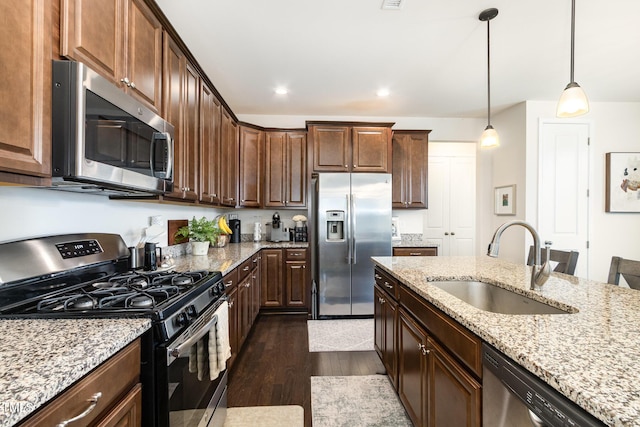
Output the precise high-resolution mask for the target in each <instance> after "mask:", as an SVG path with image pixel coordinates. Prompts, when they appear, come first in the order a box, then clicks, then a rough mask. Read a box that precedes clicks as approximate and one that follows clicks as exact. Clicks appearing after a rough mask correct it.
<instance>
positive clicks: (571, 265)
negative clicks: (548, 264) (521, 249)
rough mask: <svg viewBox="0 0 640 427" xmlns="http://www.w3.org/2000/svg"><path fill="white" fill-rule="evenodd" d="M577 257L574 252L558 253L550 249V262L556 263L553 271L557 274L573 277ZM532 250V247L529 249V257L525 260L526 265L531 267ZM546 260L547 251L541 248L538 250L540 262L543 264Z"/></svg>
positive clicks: (576, 253)
mask: <svg viewBox="0 0 640 427" xmlns="http://www.w3.org/2000/svg"><path fill="white" fill-rule="evenodd" d="M578 255H580V252H576V251H558V250H555V249H551V253H550V256H549V257H550V258H551V261H552V262H557V263H558V265H556V266H555V268H554V269H553V271H555V272H558V273H564V274H570V275H572V276H573V273H574V272H575V271H576V264H577V263H578ZM534 256H535V253H534V250H533V246H531V247H529V257H528V259H527V265H533V260H534ZM546 260H547V251H546V250H545V249H544V248H542V249H541V250H540V262H541V263H543V264H544V262H545V261H546Z"/></svg>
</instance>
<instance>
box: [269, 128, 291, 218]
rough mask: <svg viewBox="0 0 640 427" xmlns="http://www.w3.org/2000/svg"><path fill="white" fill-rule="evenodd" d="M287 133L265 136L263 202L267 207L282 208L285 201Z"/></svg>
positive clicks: (274, 133)
mask: <svg viewBox="0 0 640 427" xmlns="http://www.w3.org/2000/svg"><path fill="white" fill-rule="evenodd" d="M286 145H287V133H286V132H267V133H266V136H265V184H264V185H265V200H264V205H265V206H267V207H283V206H284V205H285V203H284V202H285V200H286V193H285V191H286V187H285V185H286V183H285V181H286V179H287V178H286V175H287V171H286V162H287V152H286Z"/></svg>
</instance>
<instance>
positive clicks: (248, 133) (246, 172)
mask: <svg viewBox="0 0 640 427" xmlns="http://www.w3.org/2000/svg"><path fill="white" fill-rule="evenodd" d="M263 138H264V132H262V131H259V130H257V129H253V128H249V127H246V126H240V174H239V178H240V186H239V187H240V206H242V207H253V208H259V207H262V146H263Z"/></svg>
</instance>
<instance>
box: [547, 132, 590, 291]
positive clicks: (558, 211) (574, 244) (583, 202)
mask: <svg viewBox="0 0 640 427" xmlns="http://www.w3.org/2000/svg"><path fill="white" fill-rule="evenodd" d="M541 126H542V129H541V133H540V135H541V138H540V162H539V163H540V179H539V188H538V209H539V213H538V222H539V224H538V229H539V233H540V237H541V239H543V240H551V241H552V242H553V245H552V248H554V249H559V250H574V251H578V252H580V255H579V256H578V264H577V267H576V271H575V275H576V276H580V277H585V278H588V275H589V273H588V265H589V263H588V261H589V253H588V247H587V242H588V240H589V234H588V224H589V221H588V220H589V198H588V190H589V125H588V124H586V123H542V125H541Z"/></svg>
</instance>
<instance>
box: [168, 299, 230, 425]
mask: <svg viewBox="0 0 640 427" xmlns="http://www.w3.org/2000/svg"><path fill="white" fill-rule="evenodd" d="M222 303H224V304H227V302H226V301H223V302H222ZM219 305H220V304H215V305H214V306H212V307H210V308H209V309H207V311H206V312H205V314H204V315H202V316H200V317H199V318H198V319H197V320H196V321H195V322H194V323H192V325H191V326H190V327H189V328H188V329H187V330H186V331H185V332H183V333H182V334H181V335H180V336H179V337H178V338H176V339H175V340H173V341H172V342H171V343H170V344H168V345H166V346H163V347H164V355H165V357H166V363H165V364H164V366H165V367H166V372H164V375H162V377H165V378H166V379H165V380H163V381H158V383H159V385H160V383H161V382H162V383H163V384H162V388H163V391H162V392H160V395H159V396H158V397H159V400H160V402H159V404H158V405H157V409H156V410H157V411H160V412H162V413H161V414H158V419H159V420H162V422H161V424H162V425H166V426H169V427H178V426H180V427H214V426H215V427H218V426H220V427H221V426H222V425H223V424H224V420H225V418H226V406H227V405H226V403H227V399H226V394H227V393H226V392H227V372H226V369H225V370H223V371H221V372H219V373H218V372H217V371H218V370H217V369H215V368H213V369H212V368H211V366H212V364H213V363H216V362H215V361H214V360H212V359H214V358H216V354H211V353H210V352H209V348H210V347H209V340H210V338H211V339H215V338H214V337H213V334H212V333H210V331H212V330H215V329H216V324H217V322H218V316H217V315H216V314H215V309H216V308H217V307H218V306H219ZM226 324H228V322H227V323H226ZM212 344H213V345H212V347H211V351H212V352H213V353H215V350H214V349H215V347H216V345H215V343H212ZM161 366H162V365H161ZM225 366H226V364H225ZM212 372H213V374H212ZM212 376H213V377H214V378H213V379H212V378H211V377H212ZM167 412H168V414H167Z"/></svg>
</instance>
